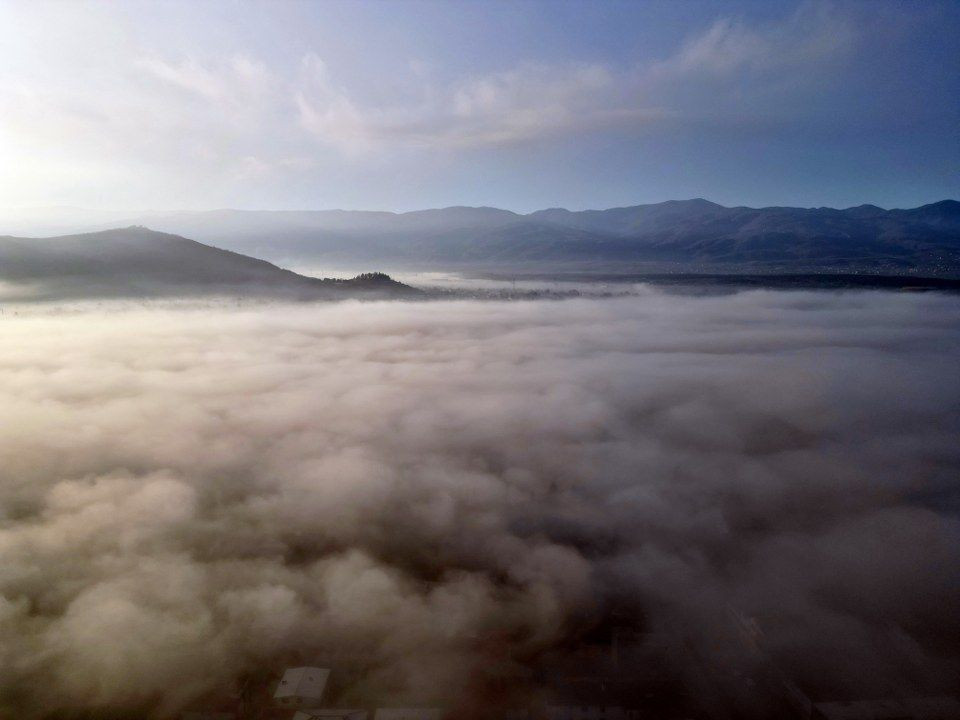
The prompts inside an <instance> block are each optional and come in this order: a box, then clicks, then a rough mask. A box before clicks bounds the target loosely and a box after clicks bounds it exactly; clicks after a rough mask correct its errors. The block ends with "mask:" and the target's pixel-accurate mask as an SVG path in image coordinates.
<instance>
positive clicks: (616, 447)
mask: <svg viewBox="0 0 960 720" xmlns="http://www.w3.org/2000/svg"><path fill="white" fill-rule="evenodd" d="M22 310H23V309H22ZM958 439H960V297H958V296H949V295H941V294H936V293H928V294H898V293H882V292H849V293H835V292H771V291H750V292H741V293H734V294H728V295H723V296H716V297H695V296H684V295H672V294H671V295H668V294H664V293H660V292H657V291H654V290H649V289H647V290H645V291H644V292H641V293H639V294H637V295H636V296H632V297H622V298H607V299H571V300H562V301H534V300H528V301H518V302H480V301H466V300H464V301H430V302H394V303H389V302H384V303H358V302H343V303H333V304H299V305H283V304H264V305H257V304H243V303H239V304H237V303H234V304H230V303H229V302H226V301H225V302H223V303H220V304H209V303H208V304H203V303H201V304H192V303H183V304H182V305H177V304H176V303H155V304H147V305H141V304H137V303H124V304H117V305H110V304H101V305H99V306H97V305H91V304H88V305H83V306H73V307H71V308H69V309H63V308H61V309H60V310H55V309H51V308H50V307H46V308H44V309H43V310H42V311H40V310H36V311H33V312H29V311H27V310H23V311H22V312H21V311H16V312H15V311H9V310H8V311H6V312H4V314H3V315H2V316H0V716H2V717H17V718H31V717H40V716H43V715H45V714H48V713H51V712H54V711H61V712H65V713H69V712H71V711H73V710H77V709H94V710H100V709H109V710H124V711H130V712H137V713H151V715H150V716H151V717H160V718H162V717H176V716H177V715H178V714H179V712H180V711H182V710H183V709H185V708H189V707H194V706H196V705H197V704H198V703H202V702H204V700H205V699H207V698H210V697H213V696H216V695H217V693H221V692H226V689H227V688H229V687H231V686H232V684H234V683H235V682H236V681H237V679H238V678H241V677H250V676H256V675H257V674H258V673H260V674H269V673H274V672H276V671H277V670H278V669H280V670H282V668H283V667H286V666H288V665H298V664H307V665H312V664H322V665H323V666H324V667H330V668H332V669H333V675H332V676H331V678H332V683H333V685H332V686H331V687H332V690H331V692H332V693H333V695H331V697H330V698H329V699H328V700H327V702H326V704H329V705H334V706H336V705H340V706H349V705H352V704H361V705H363V706H376V705H391V704H392V705H401V704H402V705H419V706H423V705H440V706H445V707H448V708H454V709H455V710H456V711H457V712H458V715H456V716H457V717H476V716H480V711H481V710H482V709H489V708H496V707H500V706H508V705H509V706H515V705H516V706H519V705H523V703H524V702H526V701H527V700H528V699H529V698H531V697H542V696H544V694H545V693H549V692H550V688H549V685H550V682H551V680H550V678H551V677H553V675H551V673H559V672H560V670H559V669H558V668H562V667H563V666H564V663H565V662H569V661H571V660H577V658H579V657H580V655H579V654H578V653H580V650H581V649H582V647H583V646H584V645H585V644H586V643H588V642H589V640H588V639H589V638H590V637H592V635H591V634H592V633H595V632H597V631H598V629H602V628H604V627H609V626H611V625H612V624H616V625H617V626H624V627H628V628H630V630H631V635H630V637H631V638H632V640H631V642H632V643H633V645H634V646H635V649H636V650H637V654H636V655H635V657H636V658H638V659H637V660H636V662H637V663H638V666H637V669H636V673H637V675H636V676H637V677H641V676H643V677H646V676H645V675H643V673H644V672H647V670H649V668H651V667H655V668H656V669H657V672H658V673H659V674H658V675H657V685H656V687H657V691H656V692H659V693H661V695H660V696H659V697H660V700H659V701H658V702H661V703H662V704H663V706H664V707H672V708H675V709H676V711H677V712H678V713H679V712H681V711H682V712H684V713H689V714H690V715H692V714H693V713H694V712H695V711H697V710H699V709H700V708H701V706H703V705H707V704H711V705H712V707H713V708H714V710H716V708H718V707H722V708H728V709H729V712H728V715H727V716H729V717H751V716H756V717H763V716H769V714H770V712H771V709H770V705H769V704H768V703H770V702H772V701H771V700H770V699H769V698H768V697H767V695H766V693H765V690H764V689H763V688H761V687H758V686H757V685H756V684H755V683H754V681H753V680H751V679H750V678H753V677H756V672H757V671H758V668H759V669H761V670H764V672H767V671H768V670H769V669H771V668H772V669H773V670H770V672H772V673H773V675H774V676H775V677H778V678H789V680H790V682H791V683H794V684H795V685H796V686H797V687H799V688H802V689H803V691H804V692H805V693H808V694H809V695H810V697H813V698H815V699H816V698H826V699H845V698H858V697H878V696H888V695H900V696H908V695H922V694H937V693H956V692H957V691H958V681H957V678H958V677H960V661H958V658H960V612H958V610H960V518H958V513H960V441H958ZM745 632H746V633H748V634H749V636H750V637H749V641H745V640H744V633H745ZM765 676H767V677H769V676H770V674H769V672H768V673H767V675H765ZM751 683H754V684H751ZM653 692H654V691H653V690H651V694H652V693H653ZM141 716H143V715H141ZM666 716H668V715H665V717H666Z"/></svg>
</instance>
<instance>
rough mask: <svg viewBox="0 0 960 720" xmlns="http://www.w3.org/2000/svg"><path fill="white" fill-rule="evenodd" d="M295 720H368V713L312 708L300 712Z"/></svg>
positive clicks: (341, 709)
mask: <svg viewBox="0 0 960 720" xmlns="http://www.w3.org/2000/svg"><path fill="white" fill-rule="evenodd" d="M293 720H367V711H366V710H358V709H356V708H310V709H304V710H298V711H297V712H296V714H295V715H294V716H293Z"/></svg>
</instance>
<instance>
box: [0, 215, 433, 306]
mask: <svg viewBox="0 0 960 720" xmlns="http://www.w3.org/2000/svg"><path fill="white" fill-rule="evenodd" d="M0 282H2V283H3V290H4V295H5V296H6V298H7V299H10V298H24V299H27V298H77V297H142V296H170V295H197V294H230V295H244V296H263V297H284V298H297V299H315V298H316V299H322V298H339V297H354V296H365V297H374V296H383V297H395V296H400V295H404V294H408V293H413V292H415V291H413V290H412V289H411V288H408V287H407V286H405V285H402V284H400V283H397V282H395V281H393V280H391V279H390V278H389V277H387V276H385V275H382V274H378V273H369V274H365V275H362V276H359V277H357V278H353V279H351V280H333V279H325V280H320V279H317V278H310V277H305V276H303V275H298V274H297V273H294V272H291V271H289V270H284V269H282V268H279V267H277V266H276V265H273V264H271V263H269V262H266V261H264V260H258V259H256V258H252V257H247V256H245V255H241V254H239V253H235V252H231V251H228V250H222V249H219V248H214V247H210V246H208V245H204V244H202V243H199V242H196V241H193V240H188V239H187V238H184V237H179V236H177V235H170V234H167V233H161V232H156V231H153V230H148V229H147V228H143V227H128V228H122V229H115V230H105V231H101V232H94V233H87V234H82V235H68V236H62V237H53V238H16V237H0Z"/></svg>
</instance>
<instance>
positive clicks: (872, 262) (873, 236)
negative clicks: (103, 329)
mask: <svg viewBox="0 0 960 720" xmlns="http://www.w3.org/2000/svg"><path fill="white" fill-rule="evenodd" d="M133 222H136V223H137V224H144V225H149V226H150V227H152V228H156V229H159V230H164V231H167V232H174V233H177V234H179V235H185V236H188V237H191V238H195V239H197V240H200V241H202V242H206V243H210V244H212V245H216V246H218V247H222V248H225V249H229V250H234V251H237V252H242V253H247V254H250V255H254V256H256V257H262V258H266V259H268V260H271V261H274V262H280V263H282V264H288V265H298V264H302V263H311V264H322V263H330V264H338V265H356V264H360V263H364V264H366V263H369V262H371V261H375V262H377V263H389V264H391V265H393V266H402V267H417V268H426V267H448V268H451V269H454V268H460V267H472V266H483V267H491V268H497V267H501V268H502V267H504V266H508V265H510V266H516V265H521V266H523V267H525V268H528V269H529V268H533V267H540V268H542V267H546V266H551V267H553V266H577V267H597V268H604V269H608V270H609V269H613V268H615V267H617V266H624V264H643V263H647V264H649V263H654V264H661V265H664V266H676V267H677V268H678V269H681V270H683V269H686V270H689V269H696V268H698V267H700V268H714V269H723V268H729V269H739V270H743V269H749V270H751V271H764V270H768V271H796V270H813V271H827V270H835V271H850V270H861V269H862V270H869V271H874V272H881V271H886V272H890V273H892V274H898V273H904V272H918V271H924V272H928V273H938V274H939V273H952V272H956V271H958V270H960V202H957V201H955V200H943V201H941V202H937V203H932V204H929V205H924V206H922V207H918V208H913V209H907V210H884V209H883V208H879V207H877V206H875V205H860V206H857V207H852V208H847V209H842V210H838V209H833V208H794V207H767V208H748V207H724V206H722V205H718V204H716V203H713V202H709V201H707V200H703V199H694V200H674V201H668V202H663V203H657V204H651V205H635V206H632V207H622V208H612V209H609V210H585V211H579V212H573V211H569V210H564V209H561V208H553V209H549V210H540V211H537V212H532V213H529V214H525V215H524V214H518V213H514V212H511V211H509V210H501V209H498V208H489V207H450V208H443V209H436V210H421V211H415V212H407V213H389V212H367V211H345V210H321V211H248V210H213V211H205V212H177V213H151V214H149V215H144V216H142V217H138V218H135V219H133Z"/></svg>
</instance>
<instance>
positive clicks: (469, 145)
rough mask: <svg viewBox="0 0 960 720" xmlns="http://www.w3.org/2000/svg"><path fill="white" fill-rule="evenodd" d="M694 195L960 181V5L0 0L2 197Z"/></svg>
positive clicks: (322, 201) (246, 202)
mask: <svg viewBox="0 0 960 720" xmlns="http://www.w3.org/2000/svg"><path fill="white" fill-rule="evenodd" d="M692 197H705V198H708V199H710V200H713V201H715V202H720V203H723V204H726V205H750V206H765V205H797V206H822V205H826V206H832V207H848V206H852V205H858V204H861V203H867V202H869V203H874V204H877V205H880V206H883V207H913V206H917V205H921V204H924V203H928V202H934V201H937V200H941V199H944V198H948V197H953V198H957V197H960V4H958V3H954V2H935V1H931V2H923V3H892V2H881V1H876V2H869V3H846V2H836V3H834V2H800V3H797V2H771V1H769V0H765V1H764V2H729V3H722V4H721V3H712V2H694V1H692V0H691V1H689V2H626V3H622V2H612V1H611V2H589V3H588V2H560V1H556V0H551V1H550V2H521V1H514V2H494V1H491V2H482V3H481V2H452V1H451V2H419V1H414V0H406V1H404V2H399V1H398V2H384V1H381V2H336V1H333V0H330V1H327V2H312V3H300V2H269V3H267V2H262V3H255V2H236V1H229V2H190V3H187V2H162V3H150V2H126V3H113V2H109V3H100V2H79V1H77V2H26V1H25V0H21V1H14V0H0V206H5V207H46V206H58V205H69V206H79V207H86V208H92V209H96V210H119V211H132V210H150V209H208V208H220V207H233V208H246V209H327V208H346V209H383V210H394V211H405V210H412V209H419V208H426V207H442V206H448V205H492V206H497V207H503V208H508V209H511V210H516V211H521V212H528V211H532V210H536V209H540V208H545V207H557V206H562V207H568V208H570V209H584V208H606V207H614V206H621V205H634V204H640V203H648V202H659V201H663V200H668V199H683V198H692Z"/></svg>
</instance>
